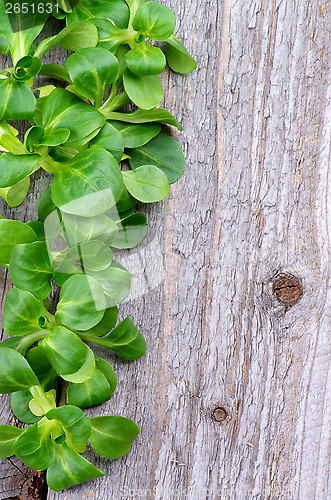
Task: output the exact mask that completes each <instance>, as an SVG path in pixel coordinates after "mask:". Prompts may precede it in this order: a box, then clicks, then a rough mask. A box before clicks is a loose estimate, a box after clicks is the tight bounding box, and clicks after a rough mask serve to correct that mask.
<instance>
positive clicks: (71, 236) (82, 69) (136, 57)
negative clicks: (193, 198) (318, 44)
mask: <svg viewBox="0 0 331 500" xmlns="http://www.w3.org/2000/svg"><path fill="white" fill-rule="evenodd" d="M52 15H53V16H55V17H57V18H59V19H65V22H66V27H65V28H64V29H62V30H61V31H60V32H59V33H58V34H56V35H55V36H51V37H48V38H45V39H43V40H42V41H40V42H39V43H38V44H36V42H35V40H36V38H37V36H38V35H39V34H40V32H42V29H43V27H44V25H45V23H46V21H47V20H48V18H49V17H50V16H52ZM0 18H1V25H0V52H1V53H2V54H4V55H8V56H10V57H11V61H12V66H11V67H7V68H5V69H3V70H2V72H1V73H0V150H1V154H0V195H1V197H2V198H4V200H5V201H6V202H7V204H8V205H9V206H10V207H16V206H18V205H19V204H20V203H22V201H23V200H24V199H25V197H26V195H27V192H28V189H29V186H30V176H31V175H32V174H33V173H34V172H36V171H37V170H38V169H40V168H41V169H43V170H45V171H46V172H49V173H51V174H52V181H51V186H50V187H49V188H48V189H46V190H45V191H44V192H43V193H42V195H41V197H40V200H39V204H38V220H32V221H28V222H26V223H22V222H20V221H16V220H9V219H4V218H1V220H0V265H1V266H2V267H4V268H7V269H8V270H9V274H10V278H11V280H12V282H13V284H14V288H12V289H11V290H9V292H8V293H7V295H6V299H5V304H4V313H3V329H4V331H5V332H6V334H8V336H9V338H8V339H7V340H5V341H3V342H2V343H1V346H0V392H1V393H2V394H8V393H11V406H12V411H13V414H14V415H15V416H16V417H17V418H18V419H19V420H20V421H21V422H23V423H25V424H28V426H27V427H24V428H18V427H14V426H10V425H1V426H0V457H4V458H5V457H10V456H12V455H16V456H17V457H18V458H19V459H20V460H22V461H23V462H24V463H25V464H26V465H27V466H29V467H32V468H34V469H38V470H45V469H47V475H46V479H47V483H48V486H49V487H50V488H51V489H53V490H54V491H60V490H63V489H65V488H69V487H71V486H74V485H77V484H80V483H81V482H83V481H88V480H93V479H95V478H98V477H101V476H103V475H104V472H103V471H102V470H100V469H98V468H96V467H95V466H94V465H92V464H91V463H90V462H88V461H87V460H86V459H85V458H84V457H83V456H81V453H83V452H84V451H85V449H86V443H87V441H89V443H90V446H91V447H92V448H93V449H94V450H95V451H96V453H98V454H99V455H101V456H102V457H107V458H111V459H116V458H119V457H122V456H123V455H125V454H126V453H127V452H128V451H129V450H130V448H131V446H132V443H133V442H134V440H135V438H136V437H137V435H138V433H139V428H138V426H137V425H136V424H135V423H134V422H133V421H132V420H130V419H128V418H124V417H121V416H117V415H110V416H101V417H93V418H88V417H87V416H86V415H85V413H84V412H83V410H82V409H84V408H88V407H91V406H94V405H98V404H102V403H104V402H106V401H108V400H109V399H110V398H111V396H112V394H113V393H114V391H115V389H116V383H117V381H116V375H115V372H114V370H113V368H112V366H111V365H110V364H109V362H108V361H106V360H105V359H102V358H100V357H98V356H95V355H94V353H93V350H92V349H91V347H89V346H88V345H87V343H86V342H88V343H89V345H91V344H97V345H100V346H104V347H107V348H109V349H111V350H112V351H114V352H115V353H116V354H118V355H119V356H121V357H123V358H125V359H127V360H136V359H138V358H140V357H141V356H143V354H144V353H145V350H146V343H145V339H144V337H143V335H142V334H141V333H140V331H139V330H138V328H137V327H136V326H135V325H134V323H133V322H132V320H131V319H130V318H129V317H127V318H125V319H124V320H123V321H121V322H119V323H118V324H117V318H118V304H119V303H120V302H121V301H123V300H124V299H125V298H126V297H127V296H128V295H129V292H130V283H131V276H132V275H131V274H130V272H129V271H128V270H127V269H126V268H125V267H124V266H123V265H122V264H121V263H120V262H118V261H117V260H116V259H114V251H116V250H118V249H130V248H133V247H135V246H137V245H139V244H140V243H141V242H142V241H143V239H144V238H145V237H146V235H147V221H146V217H145V215H144V214H142V213H140V212H137V211H136V204H137V202H143V203H154V202H158V201H160V200H163V199H164V198H166V197H167V195H168V193H169V184H171V183H173V182H175V181H176V180H178V179H179V177H180V176H181V175H182V173H183V171H184V169H185V158H184V155H183V152H182V150H181V148H180V146H179V145H178V143H177V142H176V141H175V140H174V139H173V138H171V137H169V136H168V135H166V134H165V133H163V132H162V124H168V125H172V126H174V127H177V128H178V129H179V130H181V126H180V125H179V123H178V122H177V120H176V119H175V118H174V117H173V116H172V114H171V113H169V112H168V111H167V110H165V109H162V108H156V106H157V105H159V104H160V102H161V100H162V98H163V89H162V84H161V81H160V79H159V77H158V75H159V74H160V73H162V71H163V70H164V68H165V65H166V63H168V65H169V66H170V68H172V69H173V70H174V71H176V72H179V73H189V72H191V71H193V70H194V69H195V67H196V63H195V61H194V59H193V58H192V57H191V56H190V54H189V53H188V52H187V51H186V49H185V48H184V46H183V45H182V43H181V42H180V41H179V40H178V38H177V37H176V36H175V35H174V30H175V24H176V19H175V16H174V14H173V12H172V11H171V10H170V9H169V8H167V7H165V6H164V5H161V4H159V3H157V2H155V1H147V2H145V1H144V0H125V1H124V0H80V1H77V0H76V1H72V0H59V1H58V2H55V0H50V1H49V2H46V1H44V2H41V1H40V0H27V1H18V2H14V3H8V2H6V1H5V0H0ZM153 41H157V42H159V41H162V42H166V43H165V48H164V51H162V50H161V49H160V48H159V47H158V46H155V45H153V44H152V42H153ZM55 45H58V46H60V47H62V48H64V49H67V50H69V51H71V55H69V57H68V58H67V60H66V65H65V67H64V66H60V65H56V64H43V60H42V56H43V55H44V54H46V52H47V51H49V50H50V49H51V48H52V47H54V46H55ZM8 59H9V58H8ZM37 75H46V76H50V77H53V78H54V79H57V80H58V82H59V86H58V87H55V86H53V85H46V86H44V87H38V88H35V86H34V79H35V77H36V76H37ZM130 103H131V104H132V103H133V104H134V105H135V106H134V108H135V110H132V106H131V109H130V110H128V108H127V105H128V104H130ZM12 120H14V121H20V120H25V121H27V122H28V124H29V125H28V127H29V128H28V130H27V131H26V133H25V135H24V140H20V139H19V138H18V132H17V130H16V129H15V128H14V127H13V126H12V124H10V123H8V121H12ZM124 159H126V160H127V161H128V163H129V166H130V169H126V170H122V169H121V161H122V160H124ZM52 283H53V284H54V283H55V284H56V285H58V286H59V287H60V295H59V301H58V303H57V305H56V310H55V314H52V313H51V312H50V310H52V311H53V312H54V309H50V305H51V304H50V300H49V295H50V293H51V290H52ZM61 380H62V381H66V382H67V383H68V387H67V392H66V404H64V405H61V406H59V405H58V403H59V388H60V384H61Z"/></svg>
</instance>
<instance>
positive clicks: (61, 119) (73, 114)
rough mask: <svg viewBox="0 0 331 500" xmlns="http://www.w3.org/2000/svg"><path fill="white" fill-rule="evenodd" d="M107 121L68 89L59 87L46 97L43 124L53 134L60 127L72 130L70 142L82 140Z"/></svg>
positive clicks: (47, 131) (48, 132)
mask: <svg viewBox="0 0 331 500" xmlns="http://www.w3.org/2000/svg"><path fill="white" fill-rule="evenodd" d="M104 123H105V118H104V116H103V115H102V114H101V113H99V111H97V110H96V109H94V108H93V107H92V106H90V105H89V104H87V103H85V102H83V101H82V100H81V99H80V98H79V97H78V96H76V95H75V94H73V93H72V92H68V90H65V89H61V88H57V89H55V90H53V92H52V93H51V94H50V95H49V96H48V97H46V99H45V102H44V104H43V109H42V126H43V127H44V128H45V131H46V134H47V135H51V134H52V133H54V132H55V131H57V130H58V129H63V128H65V129H68V130H70V137H69V139H68V141H67V142H68V143H70V142H75V141H80V140H81V139H83V138H84V137H88V136H89V135H90V134H91V133H92V132H94V131H95V130H97V129H99V128H101V127H102V126H103V124H104Z"/></svg>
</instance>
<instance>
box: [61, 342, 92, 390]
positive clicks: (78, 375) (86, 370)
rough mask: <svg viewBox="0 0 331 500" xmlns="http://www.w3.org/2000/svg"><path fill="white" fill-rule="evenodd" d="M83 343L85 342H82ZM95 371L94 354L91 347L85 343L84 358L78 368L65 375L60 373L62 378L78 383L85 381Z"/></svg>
mask: <svg viewBox="0 0 331 500" xmlns="http://www.w3.org/2000/svg"><path fill="white" fill-rule="evenodd" d="M84 345H85V344H84ZM94 372H95V356H94V354H93V352H92V351H91V349H90V348H89V347H88V346H87V345H85V360H84V363H83V364H82V366H81V367H80V369H79V370H77V371H76V372H75V373H69V374H67V375H63V374H62V375H61V377H62V378H63V379H64V380H67V381H68V382H74V383H75V384H79V383H81V382H85V381H86V380H89V379H90V378H91V377H93V374H94Z"/></svg>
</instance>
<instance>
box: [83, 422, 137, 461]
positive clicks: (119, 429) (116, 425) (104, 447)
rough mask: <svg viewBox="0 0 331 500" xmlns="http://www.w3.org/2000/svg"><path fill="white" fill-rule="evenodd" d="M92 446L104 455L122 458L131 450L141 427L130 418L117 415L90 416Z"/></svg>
mask: <svg viewBox="0 0 331 500" xmlns="http://www.w3.org/2000/svg"><path fill="white" fill-rule="evenodd" d="M90 422H91V425H92V432H91V436H90V443H91V446H92V448H93V449H94V450H95V451H96V452H97V453H99V455H101V456H102V457H106V458H120V457H123V455H125V454H126V453H128V451H129V450H130V448H131V446H132V444H133V442H134V440H135V439H136V437H137V436H138V434H139V427H138V426H137V425H136V424H135V423H134V422H133V421H132V420H130V419H129V418H125V417H119V416H117V415H111V416H105V417H93V418H90Z"/></svg>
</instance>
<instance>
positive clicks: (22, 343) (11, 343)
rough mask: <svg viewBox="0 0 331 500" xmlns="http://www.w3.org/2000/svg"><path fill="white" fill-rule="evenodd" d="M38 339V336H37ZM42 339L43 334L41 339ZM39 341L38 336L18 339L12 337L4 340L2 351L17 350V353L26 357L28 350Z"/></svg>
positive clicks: (1, 345) (20, 336) (1, 346)
mask: <svg viewBox="0 0 331 500" xmlns="http://www.w3.org/2000/svg"><path fill="white" fill-rule="evenodd" d="M37 337H38V336H37ZM41 337H42V333H41V335H40V337H39V338H41ZM36 340H38V338H36V335H34V334H32V335H19V336H17V337H10V338H8V339H6V340H3V341H2V342H1V344H0V349H3V348H9V349H15V351H17V352H19V353H20V354H21V355H22V356H24V355H25V353H26V350H27V349H28V348H29V347H30V346H31V345H32V344H34V343H35V341H36Z"/></svg>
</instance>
